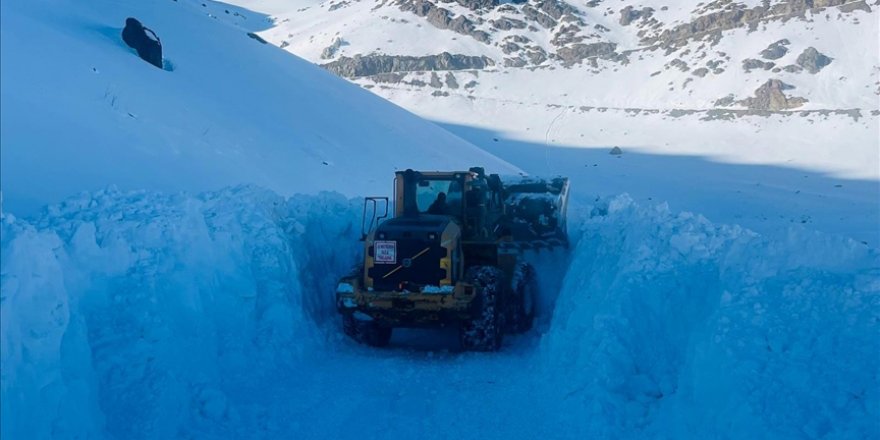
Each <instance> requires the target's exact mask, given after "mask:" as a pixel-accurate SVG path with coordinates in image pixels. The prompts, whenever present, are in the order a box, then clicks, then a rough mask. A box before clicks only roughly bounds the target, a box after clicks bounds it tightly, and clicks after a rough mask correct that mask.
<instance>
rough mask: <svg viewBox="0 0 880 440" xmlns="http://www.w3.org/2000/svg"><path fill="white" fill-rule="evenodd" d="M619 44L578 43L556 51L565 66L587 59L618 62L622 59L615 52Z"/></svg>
mask: <svg viewBox="0 0 880 440" xmlns="http://www.w3.org/2000/svg"><path fill="white" fill-rule="evenodd" d="M616 49H617V43H590V44H584V43H578V44H572V45H571V46H568V47H563V48H560V49H559V50H557V51H556V56H557V57H558V58H559V59H560V60H562V64H563V65H564V66H571V65H573V64H577V63H579V62H581V61H583V60H584V59H587V58H593V59H596V58H599V59H605V60H618V59H619V57H621V55H620V54H618V53H617V52H616V51H615V50H616Z"/></svg>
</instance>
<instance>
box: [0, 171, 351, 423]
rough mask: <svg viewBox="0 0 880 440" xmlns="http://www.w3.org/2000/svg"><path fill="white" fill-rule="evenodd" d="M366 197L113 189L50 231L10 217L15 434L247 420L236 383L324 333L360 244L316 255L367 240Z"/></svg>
mask: <svg viewBox="0 0 880 440" xmlns="http://www.w3.org/2000/svg"><path fill="white" fill-rule="evenodd" d="M352 203H353V202H350V201H349V200H347V199H345V198H344V197H342V196H341V195H338V194H335V195H334V194H321V195H319V196H311V197H294V198H292V199H289V200H286V199H284V198H283V197H280V196H278V195H276V194H275V193H272V192H270V191H267V190H262V189H257V188H253V187H237V188H232V189H226V190H223V191H220V192H216V193H206V194H202V195H199V196H187V195H162V194H156V193H149V192H135V193H126V192H119V191H116V190H106V191H102V192H98V193H95V194H83V195H81V196H79V197H75V198H72V199H70V200H68V201H66V202H64V203H62V204H59V205H56V206H53V207H50V208H49V209H48V211H47V212H46V213H45V214H44V215H43V216H42V217H41V218H40V219H39V220H38V221H37V222H36V225H30V224H27V223H25V222H23V221H21V220H18V219H15V218H14V217H13V216H11V215H4V216H3V219H2V227H3V230H2V232H3V241H2V290H3V301H2V317H3V319H2V359H3V367H2V371H3V376H2V400H3V402H4V405H3V424H2V433H3V437H4V438H6V437H9V438H48V437H53V438H71V437H74V436H77V435H80V436H84V435H87V434H93V433H96V432H102V431H103V430H104V429H105V428H106V432H107V433H109V434H111V435H112V436H113V437H116V438H175V437H178V436H179V435H182V433H185V432H188V431H187V430H193V429H200V427H202V426H209V427H210V426H223V425H228V424H234V423H235V418H236V413H235V407H234V402H232V401H230V399H228V397H227V396H226V392H227V391H226V390H224V384H225V383H226V379H227V377H228V376H234V375H246V374H251V373H255V372H260V371H266V370H269V369H271V368H272V367H274V368H278V367H282V368H283V367H284V366H293V365H296V364H297V363H298V362H299V361H300V360H301V359H302V356H303V353H305V352H306V351H307V350H308V348H309V347H310V346H311V345H312V344H315V343H316V341H317V340H318V336H320V335H319V334H318V333H317V332H318V330H317V327H316V326H315V325H314V324H313V321H314V320H321V319H325V318H326V316H327V315H328V313H330V312H331V311H332V310H331V307H332V299H331V296H332V295H329V294H327V293H326V292H332V288H331V287H326V286H323V284H322V283H326V282H328V281H327V280H328V279H335V278H336V276H338V275H339V274H340V272H342V271H344V270H345V269H348V268H349V267H350V266H351V264H352V263H353V262H354V261H355V252H354V249H352V248H350V247H347V246H345V245H340V246H336V245H334V248H333V252H321V253H320V255H317V254H316V253H314V252H313V251H314V249H316V248H319V247H321V246H326V245H327V244H328V243H335V242H346V243H358V242H357V240H356V234H357V233H358V231H357V230H356V228H355V218H357V219H358V221H359V218H360V216H359V214H360V212H359V211H358V210H357V209H355V206H356V205H353V204H352ZM319 220H320V221H319ZM322 287H326V288H323V289H322V290H318V289H320V288H322ZM98 402H100V408H99V407H98Z"/></svg>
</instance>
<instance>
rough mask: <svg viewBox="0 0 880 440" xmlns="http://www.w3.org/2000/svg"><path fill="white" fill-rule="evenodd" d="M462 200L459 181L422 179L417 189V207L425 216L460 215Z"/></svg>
mask: <svg viewBox="0 0 880 440" xmlns="http://www.w3.org/2000/svg"><path fill="white" fill-rule="evenodd" d="M441 194H442V195H441ZM461 198H462V192H461V182H459V181H457V180H439V179H436V180H433V179H422V180H420V181H419V182H418V185H417V187H416V206H418V208H419V212H421V213H423V214H442V215H456V214H459V213H460V212H461Z"/></svg>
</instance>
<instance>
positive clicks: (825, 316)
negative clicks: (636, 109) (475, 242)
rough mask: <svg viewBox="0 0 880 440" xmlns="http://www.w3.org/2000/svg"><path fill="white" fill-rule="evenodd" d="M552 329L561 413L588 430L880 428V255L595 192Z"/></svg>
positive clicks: (693, 434) (803, 433) (747, 433)
mask: <svg viewBox="0 0 880 440" xmlns="http://www.w3.org/2000/svg"><path fill="white" fill-rule="evenodd" d="M586 209H587V210H589V211H590V212H589V214H587V213H586V212H585V213H584V217H585V218H587V220H584V221H583V223H582V224H581V227H580V228H579V229H578V232H579V233H580V234H581V236H580V239H579V241H578V245H577V246H576V248H575V251H574V253H573V255H572V261H571V264H570V267H569V270H568V273H567V275H566V277H565V279H564V281H563V282H562V289H561V292H560V297H559V299H558V301H557V304H556V307H555V310H554V314H553V318H552V327H551V330H550V331H549V332H548V334H546V335H545V337H544V338H543V340H542V347H541V350H542V351H543V353H542V357H543V359H544V363H545V364H546V366H547V369H548V371H549V372H551V373H550V374H551V376H553V377H565V378H566V380H565V381H564V382H563V383H561V384H560V385H559V387H558V389H556V390H554V391H553V392H555V393H556V395H557V396H558V397H559V398H558V399H555V401H558V402H560V406H561V408H558V409H556V410H555V411H550V416H551V417H552V416H553V414H564V415H570V414H579V416H578V417H569V416H561V417H560V418H559V420H558V421H557V423H558V424H559V426H562V427H567V429H566V430H568V431H571V432H578V433H580V434H582V435H583V436H584V438H632V437H651V438H658V437H659V438H869V437H872V436H875V435H877V434H878V433H880V423H878V420H880V417H878V416H880V395H878V392H880V380H878V372H880V259H878V253H877V252H876V250H874V249H870V248H869V247H868V246H866V245H864V244H862V243H859V242H857V241H854V240H850V239H846V238H843V237H835V236H829V235H825V234H822V233H818V232H814V231H810V230H806V229H798V228H794V229H791V230H790V233H789V235H788V237H787V239H786V240H784V241H778V242H774V241H768V240H767V239H765V238H763V237H761V236H760V235H758V234H755V233H753V232H751V231H749V230H746V229H743V228H740V227H738V226H719V225H714V224H712V223H711V222H709V221H708V220H707V219H705V218H703V217H701V216H697V215H693V214H690V213H673V212H671V211H670V210H669V208H668V207H667V206H666V205H665V204H663V205H658V206H652V207H640V206H638V205H637V204H636V203H635V202H633V201H632V200H631V199H630V198H629V197H628V196H626V195H623V196H618V197H616V198H613V199H611V200H608V201H604V202H601V203H598V204H597V205H596V206H594V207H592V208H586Z"/></svg>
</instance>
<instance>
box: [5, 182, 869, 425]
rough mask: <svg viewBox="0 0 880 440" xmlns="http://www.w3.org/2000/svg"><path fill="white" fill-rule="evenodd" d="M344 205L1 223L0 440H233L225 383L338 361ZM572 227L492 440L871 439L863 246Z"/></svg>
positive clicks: (578, 210) (232, 192)
mask: <svg viewBox="0 0 880 440" xmlns="http://www.w3.org/2000/svg"><path fill="white" fill-rule="evenodd" d="M360 203H361V202H360V201H359V200H349V199H346V198H344V197H342V196H341V195H338V194H321V195H318V196H295V197H292V198H288V199H285V198H283V197H280V196H278V195H276V194H275V193H273V192H270V191H266V190H262V189H259V188H255V187H247V186H246V187H236V188H230V189H226V190H223V191H220V192H214V193H205V194H201V195H197V196H190V195H164V194H159V193H151V192H133V193H131V192H126V193H122V192H119V191H115V190H107V191H103V192H99V193H94V194H83V195H81V196H79V197H75V198H72V199H70V200H68V201H67V202H65V203H63V204H60V205H56V206H52V207H50V208H48V209H47V210H46V212H45V213H44V214H43V215H42V216H41V217H39V218H38V219H36V220H33V221H24V220H21V219H17V218H15V217H14V216H13V215H10V214H8V213H6V214H3V217H2V222H0V224H2V226H0V227H2V258H0V261H2V271H0V273H2V275H0V277H2V278H0V280H2V302H0V313H2V316H0V318H2V319H0V323H2V327H0V330H2V337H0V349H2V367H0V371H2V389H0V392H2V395H0V399H2V401H3V405H2V412H3V413H2V419H3V423H2V437H3V438H11V439H15V438H73V437H77V436H79V437H85V436H92V437H99V438H100V437H109V438H179V437H188V438H198V437H202V436H204V433H207V432H217V431H218V429H219V428H218V426H219V427H220V428H222V427H223V426H227V425H233V428H230V429H229V430H228V431H222V430H221V432H242V431H236V429H234V425H236V423H240V422H239V421H238V420H239V419H238V418H237V415H236V402H234V401H231V400H230V396H229V394H228V393H227V391H228V390H226V391H224V389H223V388H224V386H223V384H224V383H227V384H228V383H236V381H235V380H230V379H229V378H236V377H238V378H244V379H243V381H245V382H247V381H250V382H252V383H258V384H259V383H260V381H261V380H262V379H261V371H263V370H278V369H282V370H284V371H290V372H291V374H295V372H296V371H297V369H298V368H299V369H300V371H303V370H302V369H305V368H320V365H319V361H316V360H315V359H316V358H317V357H319V356H329V355H331V354H332V353H333V352H334V351H335V350H337V349H346V347H349V346H350V345H347V344H349V343H348V342H347V341H346V342H341V341H343V339H342V338H341V336H340V335H339V332H338V331H337V330H338V329H337V328H336V324H337V323H336V322H335V320H334V318H335V312H334V310H333V304H332V294H331V293H329V292H332V291H333V284H334V283H335V280H336V278H337V277H338V276H339V275H341V274H343V273H345V272H346V271H348V270H349V269H350V267H351V265H352V264H353V263H354V262H355V261H357V258H358V252H359V248H360V242H359V241H358V240H357V238H358V234H359V232H360V214H361V212H360V208H361V204H360ZM570 215H571V217H572V218H571V220H570V225H571V226H570V227H571V228H572V229H573V231H572V232H573V235H574V237H575V239H576V240H575V243H574V245H573V248H572V249H573V251H572V253H571V255H569V256H567V257H565V258H561V259H560V258H544V259H542V258H537V259H536V261H538V264H539V273H541V274H543V278H544V279H545V281H547V280H549V281H548V282H549V283H550V284H554V283H556V284H557V285H559V286H561V287H560V288H559V294H558V297H556V296H555V293H554V292H551V296H552V297H551V298H543V301H542V302H541V304H542V305H545V308H544V310H545V312H546V313H545V315H544V316H543V317H542V319H541V321H540V322H539V325H538V329H539V330H540V331H541V332H543V334H542V335H540V343H539V344H526V345H527V346H528V348H527V349H528V350H533V353H524V354H523V356H525V358H527V359H525V360H521V359H522V356H518V357H517V359H520V360H518V361H517V362H526V363H528V364H529V365H531V366H533V367H534V368H533V369H531V372H530V373H529V374H528V375H523V377H526V379H524V380H528V381H530V383H528V384H525V385H523V386H522V388H521V389H520V390H519V391H522V389H531V390H533V391H534V393H533V396H534V397H533V399H534V402H533V404H531V405H523V406H522V407H521V412H522V414H520V415H519V416H517V419H518V420H520V421H521V422H522V424H525V425H522V424H520V425H518V426H521V427H522V426H526V430H525V431H514V430H511V431H510V432H504V431H503V430H501V431H497V432H496V433H497V434H498V437H510V438H514V437H518V436H520V437H521V436H523V435H527V433H528V428H527V427H528V426H529V425H531V426H534V427H536V428H535V429H540V430H541V431H542V432H543V431H544V430H546V429H548V427H549V428H551V429H553V430H554V431H556V433H557V434H560V435H563V436H565V437H571V436H581V437H585V438H628V437H629V438H632V437H655V438H656V437H660V438H663V437H667V438H693V437H715V438H727V437H731V438H744V437H750V438H765V437H776V438H779V437H782V438H793V437H797V438H803V437H806V438H815V437H825V438H864V437H870V436H871V435H872V433H876V429H877V425H876V420H877V416H878V414H880V409H878V406H880V404H878V391H877V390H878V389H880V380H878V373H877V372H878V364H880V362H878V359H877V354H878V352H880V345H878V344H880V342H878V341H880V339H878V338H877V336H878V334H880V332H878V329H880V324H878V323H880V262H878V261H880V260H878V254H877V252H876V250H872V249H870V248H868V247H867V246H864V245H863V244H860V243H857V242H854V241H851V240H848V239H844V238H840V237H833V236H828V235H823V234H819V233H815V232H811V231H808V230H803V229H800V230H798V229H794V230H792V232H791V235H790V236H789V237H788V239H787V240H785V241H781V242H772V241H767V240H766V239H764V238H762V237H761V236H759V235H757V234H755V233H752V232H750V231H748V230H744V229H742V228H739V227H736V226H718V225H714V224H712V223H710V222H709V221H707V220H706V219H704V218H702V217H699V216H694V215H691V214H687V213H681V214H677V213H672V212H670V210H669V209H668V208H667V207H665V206H664V205H659V206H650V207H641V206H638V205H637V204H635V203H634V202H632V201H631V200H630V199H629V197H627V196H619V197H617V198H614V199H611V200H607V201H602V202H597V203H596V205H595V206H589V207H584V206H581V207H575V208H574V209H572V211H571V212H570ZM562 260H568V261H570V265H568V266H567V267H566V266H565V265H564V264H560V263H561V261H562ZM557 275H558V276H557ZM554 303H555V306H554ZM536 337H537V336H536ZM535 347H537V348H535ZM519 348H522V347H519ZM318 353H322V354H318ZM328 353H330V354H328ZM489 356H492V355H489ZM494 356H500V355H494ZM478 359H482V358H481V357H479V356H476V357H475V356H470V355H467V356H464V357H463V358H462V359H461V360H460V361H461V362H476V360H478ZM496 359H497V358H496ZM480 366H482V364H480ZM261 386H262V385H261ZM258 388H259V387H258ZM513 393H514V390H511V389H497V390H496V391H495V394H494V395H492V396H481V397H480V398H484V399H489V400H491V401H495V402H503V401H505V399H508V400H510V395H512V394H513ZM530 394H532V393H530ZM290 398H291V399H296V396H291V397H290ZM472 398H477V397H476V396H473V397H472ZM354 401H355V402H356V401H357V400H356V399H355V400H354ZM435 405H439V406H441V407H442V406H444V405H452V406H455V405H457V404H456V402H455V401H454V400H450V401H449V402H446V403H444V402H440V401H438V402H435ZM530 420H531V421H532V422H529V421H530ZM538 420H540V421H539V422H536V421H538ZM242 429H246V428H242ZM243 432H245V433H246V432H248V431H243ZM563 433H564V434H563ZM533 434H535V435H537V434H539V432H537V431H536V432H534V433H533ZM435 435H438V436H439V434H438V433H435Z"/></svg>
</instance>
